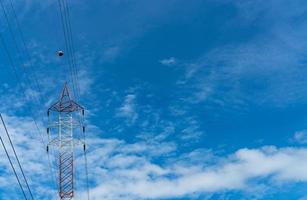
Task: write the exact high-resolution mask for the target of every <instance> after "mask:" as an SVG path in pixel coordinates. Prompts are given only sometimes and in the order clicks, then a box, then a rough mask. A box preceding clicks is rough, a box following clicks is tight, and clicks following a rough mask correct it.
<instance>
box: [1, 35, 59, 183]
mask: <svg viewBox="0 0 307 200" xmlns="http://www.w3.org/2000/svg"><path fill="white" fill-rule="evenodd" d="M0 43H1V44H2V46H3V48H4V51H5V52H6V54H7V57H8V60H9V63H10V67H11V69H12V71H13V74H14V77H15V80H16V81H17V83H18V84H19V86H20V88H21V92H22V94H23V96H24V97H25V98H26V92H25V89H24V87H23V85H22V82H21V79H20V77H19V76H18V73H17V69H16V66H15V64H14V62H13V58H12V56H11V54H10V52H9V50H8V47H7V45H6V43H5V41H4V38H3V36H2V34H1V33H0ZM29 111H30V113H31V114H32V115H33V110H32V107H31V106H29ZM31 119H32V121H33V123H34V125H35V128H36V130H37V133H38V135H39V136H40V138H41V142H42V144H43V145H44V146H46V144H45V141H44V137H43V135H42V132H41V130H40V128H39V126H38V123H37V121H36V120H35V118H33V117H32V118H31ZM48 164H49V168H50V167H51V164H50V160H48ZM49 170H50V169H49ZM53 182H54V180H53ZM54 184H56V183H55V182H54Z"/></svg>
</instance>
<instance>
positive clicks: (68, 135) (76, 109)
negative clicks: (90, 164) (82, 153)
mask: <svg viewBox="0 0 307 200" xmlns="http://www.w3.org/2000/svg"><path fill="white" fill-rule="evenodd" d="M77 115H82V116H83V115H84V108H83V107H82V106H80V105H79V104H78V103H76V102H75V101H73V100H72V98H71V95H70V93H69V90H68V87H67V84H65V85H64V88H63V91H62V93H61V95H60V98H59V100H58V101H57V102H56V103H54V104H53V105H52V106H51V107H50V108H49V109H48V118H49V126H48V129H47V132H48V136H49V144H48V146H47V150H48V148H49V145H50V146H51V145H52V146H55V147H56V148H57V150H58V156H59V157H58V169H59V173H58V176H59V197H60V200H72V199H73V198H74V146H75V145H77V144H80V143H82V142H80V141H79V140H78V137H77V135H75V134H74V133H75V130H76V129H77V128H80V127H83V126H82V123H81V122H80V116H77ZM53 129H55V130H57V131H56V134H55V135H52V134H51V130H53ZM82 129H83V130H84V128H81V130H82ZM78 130H80V129H78Z"/></svg>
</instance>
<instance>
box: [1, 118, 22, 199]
mask: <svg viewBox="0 0 307 200" xmlns="http://www.w3.org/2000/svg"><path fill="white" fill-rule="evenodd" d="M0 116H1V118H2V115H1V113H0ZM0 140H1V144H2V146H3V148H4V151H5V154H6V157H7V158H8V160H9V162H10V165H11V167H12V169H13V171H14V174H15V177H16V179H17V181H18V185H19V187H20V189H21V191H22V194H23V196H24V198H25V199H26V200H27V199H28V198H27V195H26V193H25V191H24V189H23V187H22V185H21V182H20V180H19V177H18V175H17V172H16V170H15V167H14V165H13V163H12V160H11V157H10V155H9V153H8V151H7V149H6V146H5V144H4V142H3V139H2V137H1V135H0Z"/></svg>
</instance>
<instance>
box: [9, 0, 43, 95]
mask: <svg viewBox="0 0 307 200" xmlns="http://www.w3.org/2000/svg"><path fill="white" fill-rule="evenodd" d="M9 1H10V6H11V10H12V11H13V15H14V18H15V21H16V25H17V29H18V31H19V34H20V38H21V41H22V43H23V46H24V50H25V52H26V56H27V58H28V61H29V64H30V66H31V67H32V70H33V68H34V66H33V63H32V59H31V56H30V53H29V49H28V47H27V45H26V42H25V37H24V34H23V31H22V29H21V26H20V22H19V19H18V17H17V14H16V11H15V8H14V5H13V2H12V0H9ZM33 77H34V80H35V83H36V86H37V89H38V92H39V93H42V89H41V86H40V83H39V81H38V78H37V76H36V73H35V71H34V70H33Z"/></svg>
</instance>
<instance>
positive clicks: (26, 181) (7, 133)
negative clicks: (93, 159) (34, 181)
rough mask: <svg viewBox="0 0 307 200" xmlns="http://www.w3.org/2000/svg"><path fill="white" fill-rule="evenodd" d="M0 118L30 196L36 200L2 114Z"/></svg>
mask: <svg viewBox="0 0 307 200" xmlns="http://www.w3.org/2000/svg"><path fill="white" fill-rule="evenodd" d="M0 118H1V122H2V125H3V127H4V130H5V133H6V135H7V137H8V139H9V142H10V145H11V147H12V149H13V152H14V155H15V158H16V160H17V163H18V166H19V169H20V171H21V174H22V176H23V178H24V180H25V183H26V186H27V188H28V190H29V193H30V196H31V198H32V200H34V198H33V194H32V191H31V188H30V186H29V183H28V180H27V178H26V176H25V173H24V171H23V168H22V166H21V164H20V161H19V158H18V155H17V153H16V150H15V147H14V145H13V142H12V140H11V136H10V134H9V132H8V130H7V127H6V125H5V122H4V120H3V117H2V115H1V113H0Z"/></svg>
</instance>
